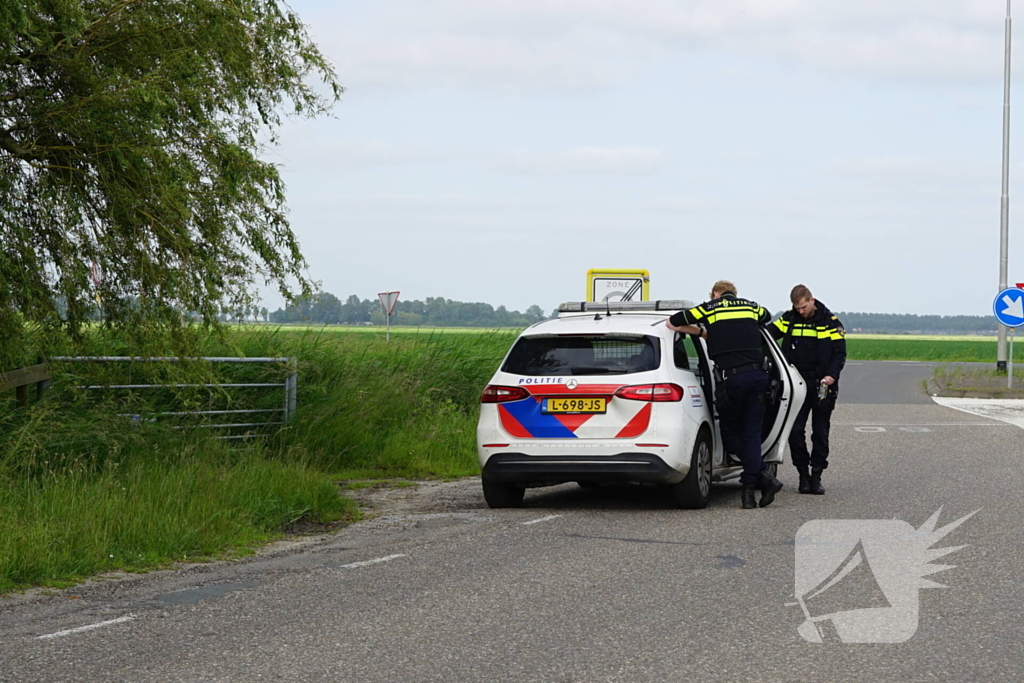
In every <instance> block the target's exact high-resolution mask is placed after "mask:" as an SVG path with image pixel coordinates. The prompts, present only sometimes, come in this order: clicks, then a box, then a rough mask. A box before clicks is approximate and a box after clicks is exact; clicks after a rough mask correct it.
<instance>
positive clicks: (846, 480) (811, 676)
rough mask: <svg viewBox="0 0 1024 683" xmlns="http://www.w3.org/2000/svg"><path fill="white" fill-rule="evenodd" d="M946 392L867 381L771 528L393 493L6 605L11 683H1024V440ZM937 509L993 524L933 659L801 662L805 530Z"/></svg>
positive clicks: (853, 654) (840, 657)
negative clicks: (206, 561) (277, 530)
mask: <svg viewBox="0 0 1024 683" xmlns="http://www.w3.org/2000/svg"><path fill="white" fill-rule="evenodd" d="M929 374H930V368H929V367H927V366H925V365H923V364H909V363H908V364H901V363H857V364H854V363H851V365H850V367H849V368H848V370H847V372H846V374H844V380H843V381H844V388H843V392H844V393H843V395H842V396H841V399H840V405H839V407H838V409H837V411H836V413H835V415H834V419H833V456H832V463H833V467H832V468H831V469H829V470H828V472H827V474H826V477H825V485H826V486H827V488H828V493H827V495H825V496H824V497H815V496H806V495H798V494H797V493H796V492H795V483H796V481H795V480H796V476H795V472H794V471H793V469H792V467H791V466H789V465H788V464H787V465H786V466H785V467H784V469H783V471H782V473H781V476H782V478H783V480H784V481H785V482H786V488H785V489H784V490H783V491H782V493H781V494H780V496H779V498H778V499H777V501H776V503H775V504H774V505H772V506H771V507H769V508H765V509H758V510H754V511H744V510H741V509H739V489H738V486H737V485H735V484H726V485H719V486H717V487H716V488H715V489H714V494H713V498H712V501H711V504H710V506H709V507H708V508H707V509H706V510H703V511H684V510H675V509H672V508H671V507H670V502H669V498H668V496H667V495H665V494H663V493H662V492H660V491H658V490H653V489H646V488H631V487H621V488H613V489H602V490H597V491H584V490H581V489H580V488H578V487H577V486H575V485H572V484H567V485H563V486H560V487H557V488H551V489H537V490H531V491H530V492H528V493H527V498H526V507H525V508H524V509H520V510H488V509H486V508H485V507H484V503H483V499H482V496H481V494H480V491H479V485H478V483H477V482H476V481H472V480H465V481H457V482H449V483H443V484H438V483H434V484H430V485H427V486H424V487H422V488H419V489H395V490H391V491H388V492H384V493H378V494H377V496H378V498H377V504H378V506H379V507H378V510H379V511H380V512H384V513H387V514H383V515H382V516H378V517H376V518H374V519H370V520H368V521H365V522H361V523H359V524H356V525H354V526H352V527H350V528H348V529H346V530H344V531H342V532H340V533H338V534H336V535H334V536H331V537H329V538H327V539H319V540H312V541H310V540H307V541H303V542H300V543H298V544H296V545H293V546H292V547H281V546H278V547H276V548H273V549H270V550H268V551H267V552H266V553H264V554H262V555H260V556H257V557H255V558H250V559H247V560H243V561H238V562H233V563H218V564H210V565H198V566H191V567H186V568H182V569H179V570H175V571H165V572H154V573H153V574H149V575H145V576H139V577H132V578H127V579H123V580H118V581H109V582H105V583H104V582H96V583H93V584H91V585H89V586H87V587H79V588H77V589H72V590H67V591H58V592H55V594H54V595H51V596H44V595H40V594H31V595H26V596H20V597H19V596H15V597H13V598H9V599H5V600H4V601H2V603H0V605H2V606H0V662H2V664H0V679H2V680H5V681H241V680H245V681H250V680H289V681H291V680H296V681H306V680H308V681H395V680H445V681H453V680H455V681H483V680H487V681H504V680H520V681H521V680H529V681H534V680H536V681H583V680H601V681H678V680H685V679H695V680H723V681H738V680H752V679H755V678H756V679H758V680H765V681H789V680H792V681H838V680H842V681H859V680H863V681H877V680H885V681H892V680H900V681H936V680H940V681H941V680H988V681H1010V680H1020V678H1021V676H1022V675H1024V650H1022V649H1021V647H1020V644H1019V642H1020V638H1019V634H1020V631H1021V628H1022V626H1024V584H1022V582H1021V581H1020V577H1021V576H1022V575H1024V557H1022V554H1021V552H1020V548H1021V545H1022V541H1024V532H1022V525H1021V524H1020V516H1021V512H1020V503H1019V501H1020V492H1021V491H1022V490H1024V473H1022V467H1021V464H1022V460H1024V439H1022V436H1024V435H1022V434H1021V432H1020V429H1019V428H1018V427H1015V426H1012V425H1009V424H1007V423H1005V422H999V421H995V420H991V419H987V418H983V417H979V416H975V415H971V414H968V413H964V412H960V411H957V410H953V409H950V408H944V407H941V406H938V405H935V404H934V403H932V402H931V401H930V399H929V398H928V397H927V396H925V395H924V394H923V391H922V389H921V385H922V380H923V379H925V378H926V377H927V376H929ZM940 508H941V509H942V513H941V517H940V520H939V525H940V526H941V525H942V524H945V523H947V522H950V521H953V520H955V519H958V518H960V517H962V516H964V515H966V514H968V513H971V512H973V511H975V510H980V511H979V512H978V513H977V514H976V515H975V516H974V517H972V518H970V519H969V520H967V521H966V522H965V523H964V524H963V525H962V526H961V527H959V528H958V529H956V530H955V531H953V532H952V533H950V534H949V535H948V536H947V537H946V538H944V539H943V540H941V541H939V542H938V543H937V544H936V546H938V547H948V546H961V545H966V546H967V547H965V548H963V549H962V550H959V551H957V552H955V553H953V554H951V555H948V556H946V557H944V558H942V559H941V560H939V563H940V564H941V563H945V564H947V565H955V568H954V569H949V570H948V571H945V572H941V573H938V574H936V575H932V576H930V577H928V578H930V579H932V580H934V581H937V582H938V583H941V584H945V585H947V586H948V588H946V589H933V590H921V591H920V592H919V596H920V602H919V611H918V615H917V616H918V617H919V619H918V622H917V623H918V628H917V631H916V634H915V635H914V636H913V638H911V639H910V640H908V641H906V642H902V643H896V644H844V643H840V642H826V643H824V644H811V643H809V642H806V641H805V640H803V639H802V638H801V636H800V635H799V634H798V632H797V628H798V627H799V626H800V625H801V623H802V622H803V621H804V614H803V612H802V610H801V607H799V606H787V603H792V602H794V599H795V597H794V568H795V563H796V560H795V553H796V551H797V546H796V545H794V539H795V538H796V534H797V530H798V529H799V528H800V527H801V525H802V524H804V523H805V522H807V521H809V520H816V519H834V518H835V519H840V518H846V519H863V520H892V519H894V518H895V519H898V520H904V521H906V522H908V523H910V524H911V525H913V527H914V528H918V527H920V526H921V525H922V524H923V523H924V522H925V521H926V520H927V519H928V518H929V517H930V516H931V515H932V514H933V513H935V512H936V511H937V510H939V509H940ZM868 559H872V558H871V557H869V558H868ZM875 559H877V558H875ZM918 559H920V558H918ZM916 567H917V565H916V564H915V563H914V562H913V561H911V560H907V561H906V563H905V565H902V566H901V567H900V571H901V572H912V571H915V570H916ZM861 569H862V570H863V569H864V567H862V568H861ZM848 576H849V578H850V581H851V582H853V581H854V577H855V576H860V578H859V579H857V581H859V582H861V583H856V582H854V583H851V584H850V585H852V586H854V587H855V588H856V587H857V586H860V587H861V588H863V589H865V590H866V591H867V593H864V595H865V596H866V597H865V598H864V599H866V600H867V603H863V602H861V603H858V602H856V601H854V602H851V603H850V604H848V605H846V606H838V607H837V606H835V605H833V606H831V607H829V608H828V609H827V610H826V612H836V611H839V610H841V609H853V608H855V607H860V606H863V605H864V604H871V605H872V606H875V607H884V606H885V604H888V603H887V602H885V601H886V600H887V599H886V597H885V595H884V594H883V595H882V597H881V598H879V593H878V589H879V588H880V586H879V585H878V582H877V581H876V583H875V584H874V585H869V583H863V579H864V578H865V576H866V577H867V578H868V579H870V578H871V574H870V573H869V574H867V575H865V574H864V572H863V571H860V572H856V571H851V572H850V574H849V575H848ZM875 578H876V579H877V578H878V575H877V573H876V576H875ZM872 590H873V591H874V593H873V594H872V593H871V591H872ZM883 593H884V591H883ZM851 595H853V594H851ZM840 597H842V593H840ZM914 597H916V594H915V596H914Z"/></svg>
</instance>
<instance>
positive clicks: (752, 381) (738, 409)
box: [719, 370, 768, 484]
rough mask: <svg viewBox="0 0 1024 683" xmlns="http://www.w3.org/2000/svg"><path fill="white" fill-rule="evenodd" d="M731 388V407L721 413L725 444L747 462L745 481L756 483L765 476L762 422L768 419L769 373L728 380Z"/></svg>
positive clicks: (745, 482) (750, 374)
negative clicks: (765, 418) (762, 474)
mask: <svg viewBox="0 0 1024 683" xmlns="http://www.w3.org/2000/svg"><path fill="white" fill-rule="evenodd" d="M725 384H726V387H727V388H728V391H729V404H730V405H729V408H728V410H726V412H725V413H723V414H721V415H719V418H720V420H721V423H720V427H721V430H722V445H723V446H725V450H726V451H727V452H729V453H733V454H735V455H736V456H738V457H739V459H740V462H741V463H743V474H741V475H740V483H741V484H756V483H757V482H758V480H759V479H760V478H761V470H762V469H763V468H764V459H763V458H762V457H761V424H762V422H764V395H765V391H767V389H768V373H766V372H764V371H763V370H752V371H750V372H744V373H742V374H739V375H733V376H732V377H728V378H726V380H725Z"/></svg>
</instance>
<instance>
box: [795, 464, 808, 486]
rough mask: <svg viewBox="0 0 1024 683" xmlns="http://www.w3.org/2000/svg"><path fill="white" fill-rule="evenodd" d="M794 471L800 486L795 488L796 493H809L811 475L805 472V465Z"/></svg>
mask: <svg viewBox="0 0 1024 683" xmlns="http://www.w3.org/2000/svg"><path fill="white" fill-rule="evenodd" d="M796 471H797V474H799V475H800V486H799V488H797V491H799V492H800V493H810V492H811V474H810V472H808V471H807V466H806V465H805V466H804V467H797V468H796Z"/></svg>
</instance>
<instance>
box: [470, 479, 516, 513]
mask: <svg viewBox="0 0 1024 683" xmlns="http://www.w3.org/2000/svg"><path fill="white" fill-rule="evenodd" d="M480 480H481V482H482V483H483V487H484V500H485V501H487V507H489V508H518V507H522V506H523V496H524V495H525V494H526V489H524V488H523V487H522V486H514V485H513V484H498V483H495V482H493V481H487V480H486V479H484V478H483V477H481V478H480Z"/></svg>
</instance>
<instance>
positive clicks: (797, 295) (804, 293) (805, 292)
mask: <svg viewBox="0 0 1024 683" xmlns="http://www.w3.org/2000/svg"><path fill="white" fill-rule="evenodd" d="M812 296H814V295H813V294H811V290H809V289H807V285H797V286H796V287H794V288H793V291H791V292H790V293H789V300H790V301H792V302H793V303H794V304H795V303H796V302H798V301H803V300H804V299H810V298H811V297H812Z"/></svg>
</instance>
